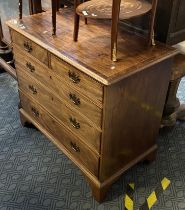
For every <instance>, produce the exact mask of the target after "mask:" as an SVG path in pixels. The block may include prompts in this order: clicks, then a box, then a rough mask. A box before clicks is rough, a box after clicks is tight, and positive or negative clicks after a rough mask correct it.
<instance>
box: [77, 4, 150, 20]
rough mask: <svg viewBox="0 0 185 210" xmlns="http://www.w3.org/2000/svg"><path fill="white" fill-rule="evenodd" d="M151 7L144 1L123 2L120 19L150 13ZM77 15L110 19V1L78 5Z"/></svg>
mask: <svg viewBox="0 0 185 210" xmlns="http://www.w3.org/2000/svg"><path fill="white" fill-rule="evenodd" d="M151 8H152V5H151V4H150V3H149V2H147V1H146V0H123V1H121V5H120V17H119V18H120V19H129V18H132V17H136V16H140V15H143V14H145V13H147V12H148V11H150V10H151ZM76 12H77V14H79V15H80V16H85V17H88V18H95V19H112V0H90V1H87V2H84V3H82V4H80V5H79V6H78V7H77V9H76Z"/></svg>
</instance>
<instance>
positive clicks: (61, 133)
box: [20, 92, 99, 177]
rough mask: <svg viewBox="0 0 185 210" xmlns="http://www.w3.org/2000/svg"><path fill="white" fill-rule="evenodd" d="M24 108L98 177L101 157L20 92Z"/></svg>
mask: <svg viewBox="0 0 185 210" xmlns="http://www.w3.org/2000/svg"><path fill="white" fill-rule="evenodd" d="M20 98H21V105H22V108H23V109H24V110H25V111H26V112H27V114H28V115H30V116H31V118H34V119H35V120H36V121H37V122H38V123H39V124H40V125H41V126H42V127H44V128H45V129H46V130H47V131H48V132H49V133H51V134H52V135H53V136H54V137H55V138H56V139H58V141H59V142H60V143H61V144H62V145H64V146H65V147H66V148H67V150H68V151H69V152H70V153H71V155H72V156H73V157H74V158H75V159H76V160H78V161H79V162H80V163H81V164H83V165H84V166H85V167H86V168H87V169H89V171H91V172H92V173H93V174H94V175H95V176H97V177H98V167H99V165H98V164H99V156H98V155H96V154H95V153H94V152H92V151H91V150H90V149H89V148H88V147H86V146H85V145H84V144H83V143H82V142H81V141H80V140H79V139H78V138H76V137H74V136H73V134H72V133H70V132H69V131H67V130H66V129H65V128H64V127H63V126H62V125H61V124H60V123H59V122H58V121H56V120H55V119H54V118H53V117H52V116H51V115H50V114H49V113H47V112H46V111H45V110H44V109H43V108H41V106H40V105H38V104H37V103H35V102H33V101H32V100H30V99H28V97H26V96H25V95H24V94H23V93H22V92H20Z"/></svg>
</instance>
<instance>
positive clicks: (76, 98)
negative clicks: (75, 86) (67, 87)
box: [69, 93, 80, 106]
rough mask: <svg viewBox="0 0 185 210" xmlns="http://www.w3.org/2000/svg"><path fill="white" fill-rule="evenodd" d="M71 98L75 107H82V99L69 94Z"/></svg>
mask: <svg viewBox="0 0 185 210" xmlns="http://www.w3.org/2000/svg"><path fill="white" fill-rule="evenodd" d="M69 98H70V100H71V101H72V102H73V103H74V104H75V105H77V106H79V105H80V99H79V98H78V97H77V96H76V95H75V94H73V93H69Z"/></svg>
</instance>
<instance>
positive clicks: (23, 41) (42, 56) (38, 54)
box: [11, 30, 48, 66]
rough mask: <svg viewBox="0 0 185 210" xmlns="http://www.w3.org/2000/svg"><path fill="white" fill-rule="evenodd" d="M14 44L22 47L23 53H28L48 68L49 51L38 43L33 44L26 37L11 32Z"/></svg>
mask: <svg viewBox="0 0 185 210" xmlns="http://www.w3.org/2000/svg"><path fill="white" fill-rule="evenodd" d="M11 36H12V42H13V44H14V43H15V44H16V45H18V46H20V47H21V48H22V49H23V51H26V52H28V53H29V54H31V55H32V56H34V57H35V58H37V59H38V60H39V61H41V62H42V63H44V64H46V65H47V66H48V54H47V50H45V49H43V48H42V47H40V46H39V45H37V44H36V43H34V42H32V41H31V40H29V39H28V38H26V37H25V36H23V35H21V34H19V33H18V32H16V31H14V30H11Z"/></svg>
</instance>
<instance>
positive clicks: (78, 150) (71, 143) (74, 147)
mask: <svg viewBox="0 0 185 210" xmlns="http://www.w3.org/2000/svg"><path fill="white" fill-rule="evenodd" d="M70 145H71V148H72V149H73V150H74V151H75V152H80V147H78V146H77V145H76V143H73V142H72V141H71V142H70Z"/></svg>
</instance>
